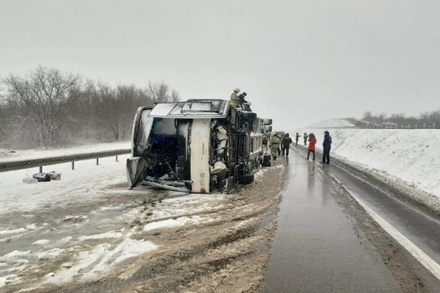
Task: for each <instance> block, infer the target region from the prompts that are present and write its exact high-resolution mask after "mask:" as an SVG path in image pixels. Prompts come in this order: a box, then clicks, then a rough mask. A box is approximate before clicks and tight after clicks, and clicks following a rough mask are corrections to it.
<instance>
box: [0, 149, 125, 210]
mask: <svg viewBox="0 0 440 293" xmlns="http://www.w3.org/2000/svg"><path fill="white" fill-rule="evenodd" d="M124 148H125V149H128V148H130V143H128V142H123V143H107V144H97V145H91V146H82V147H77V148H68V149H53V150H26V151H14V152H13V153H12V152H10V151H7V150H1V151H0V162H2V161H11V160H25V159H36V158H44V157H50V156H62V155H71V154H79V153H87V152H97V151H106V150H114V149H124ZM127 157H128V155H125V156H119V158H118V161H119V162H116V159H115V157H107V158H101V159H100V160H99V162H100V163H99V165H98V166H97V165H96V160H86V161H79V162H75V170H72V165H71V163H70V162H69V163H66V164H57V165H51V166H45V167H43V172H50V171H55V172H57V173H61V180H59V181H56V180H54V181H51V182H40V183H35V184H26V183H24V182H23V179H25V180H26V179H29V178H32V175H33V174H35V173H38V172H39V170H38V168H31V169H24V170H17V171H11V172H1V173H0V214H1V213H3V212H6V211H8V212H12V211H29V210H32V209H34V208H39V207H42V206H45V205H52V206H53V205H57V204H67V203H69V202H70V201H71V200H75V201H81V200H84V199H86V198H90V197H95V196H98V195H99V194H101V195H102V192H101V191H100V190H101V189H102V187H103V186H108V185H113V184H115V185H116V184H122V183H125V182H126V176H125V160H126V158H127ZM48 185H49V186H50V187H51V188H47V187H48ZM60 195H62V196H60Z"/></svg>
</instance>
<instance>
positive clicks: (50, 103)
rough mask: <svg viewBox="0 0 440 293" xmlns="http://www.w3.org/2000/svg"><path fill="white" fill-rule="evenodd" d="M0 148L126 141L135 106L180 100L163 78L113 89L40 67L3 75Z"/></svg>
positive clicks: (0, 105)
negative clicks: (6, 75) (144, 84)
mask: <svg viewBox="0 0 440 293" xmlns="http://www.w3.org/2000/svg"><path fill="white" fill-rule="evenodd" d="M1 85H2V90H1V91H0V137H1V139H0V147H2V146H3V147H11V148H35V147H41V146H44V147H57V146H65V145H72V144H82V143H86V142H89V143H90V142H92V143H93V142H108V141H119V140H125V139H128V138H129V137H130V135H131V128H132V123H133V118H134V114H135V112H136V109H137V108H138V107H140V106H147V105H152V104H154V103H155V102H165V101H168V102H172V101H178V100H179V93H178V92H177V91H176V90H173V89H171V88H170V87H169V86H168V85H167V84H165V83H164V82H160V83H153V82H148V85H146V86H145V87H144V88H140V87H136V86H134V85H118V86H116V87H112V86H110V85H108V84H105V83H103V82H95V81H92V80H85V79H84V78H83V77H82V76H80V75H78V74H73V73H63V72H61V71H59V70H57V69H54V68H47V67H43V66H39V67H37V68H36V69H34V70H32V71H31V72H30V73H29V74H27V75H26V76H16V75H9V76H8V77H5V78H2V79H1Z"/></svg>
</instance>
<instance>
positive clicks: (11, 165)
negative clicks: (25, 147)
mask: <svg viewBox="0 0 440 293" xmlns="http://www.w3.org/2000/svg"><path fill="white" fill-rule="evenodd" d="M130 152H131V149H121V150H112V151H101V152H93V153H82V154H75V155H66V156H57V157H48V158H39V159H31V160H19V161H7V162H1V161H0V172H6V171H14V170H21V169H28V168H33V167H40V173H42V172H43V166H48V165H55V164H61V163H69V162H72V169H74V168H75V161H84V160H91V159H96V164H97V165H98V164H99V158H104V157H111V156H116V161H117V160H118V155H125V154H129V153H130Z"/></svg>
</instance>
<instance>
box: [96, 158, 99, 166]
mask: <svg viewBox="0 0 440 293" xmlns="http://www.w3.org/2000/svg"><path fill="white" fill-rule="evenodd" d="M98 165H99V158H96V166H98Z"/></svg>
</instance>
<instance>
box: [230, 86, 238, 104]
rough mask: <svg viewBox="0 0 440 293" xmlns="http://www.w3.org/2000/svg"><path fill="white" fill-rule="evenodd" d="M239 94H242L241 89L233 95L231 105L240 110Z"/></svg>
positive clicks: (236, 90)
mask: <svg viewBox="0 0 440 293" xmlns="http://www.w3.org/2000/svg"><path fill="white" fill-rule="evenodd" d="M239 92H240V89H238V88H237V89H235V90H234V91H233V92H232V94H231V103H230V105H231V106H233V107H235V108H239V107H240V104H239V102H240V100H239V98H238V96H237V95H238V93H239Z"/></svg>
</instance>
